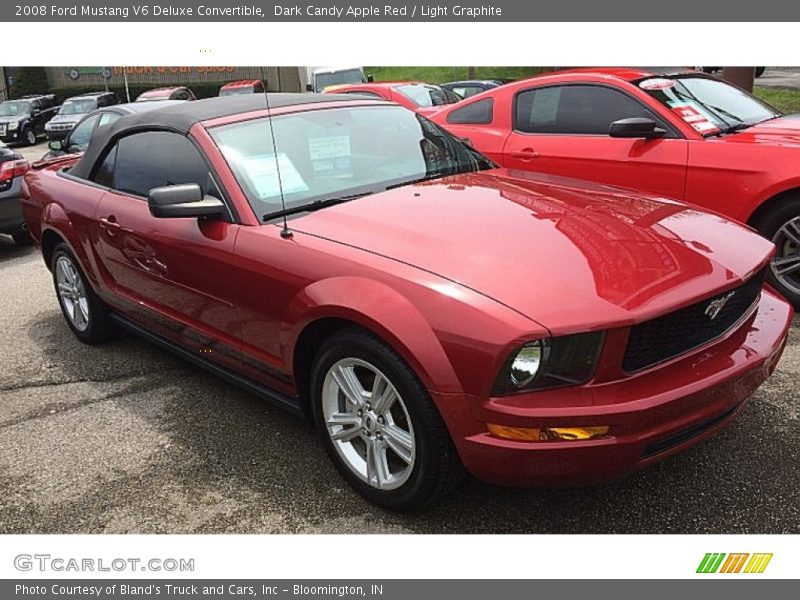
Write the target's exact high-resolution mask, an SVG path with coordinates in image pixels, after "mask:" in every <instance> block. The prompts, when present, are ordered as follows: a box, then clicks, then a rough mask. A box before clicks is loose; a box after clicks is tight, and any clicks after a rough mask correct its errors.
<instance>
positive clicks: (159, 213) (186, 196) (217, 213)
mask: <svg viewBox="0 0 800 600" xmlns="http://www.w3.org/2000/svg"><path fill="white" fill-rule="evenodd" d="M147 207H148V208H149V209H150V214H151V215H153V216H154V217H157V218H159V219H180V218H198V217H219V218H224V217H226V216H227V212H226V210H225V204H224V203H223V202H222V200H219V199H218V198H214V197H213V196H206V197H203V192H202V191H201V190H200V186H199V185H197V184H196V183H185V184H179V185H166V186H163V187H157V188H153V189H152V190H150V194H148V196H147Z"/></svg>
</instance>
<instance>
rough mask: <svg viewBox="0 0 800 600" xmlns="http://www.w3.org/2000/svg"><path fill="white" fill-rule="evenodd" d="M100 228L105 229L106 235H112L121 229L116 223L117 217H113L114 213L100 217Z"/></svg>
mask: <svg viewBox="0 0 800 600" xmlns="http://www.w3.org/2000/svg"><path fill="white" fill-rule="evenodd" d="M100 229H105V231H106V233H107V234H108V235H110V236H114V235H116V233H117V232H118V231H119V230H120V229H122V225H120V224H119V223H117V219H116V217H114V215H110V216H108V217H101V218H100Z"/></svg>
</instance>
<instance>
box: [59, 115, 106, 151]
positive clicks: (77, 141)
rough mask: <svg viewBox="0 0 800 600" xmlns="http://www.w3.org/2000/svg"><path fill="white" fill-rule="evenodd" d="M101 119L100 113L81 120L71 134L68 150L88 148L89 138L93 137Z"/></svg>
mask: <svg viewBox="0 0 800 600" xmlns="http://www.w3.org/2000/svg"><path fill="white" fill-rule="evenodd" d="M99 120H100V115H92V116H91V117H88V118H86V119H84V120H83V121H81V122H80V123H79V124H78V126H77V127H75V129H73V130H72V132H71V133H70V134H69V142H68V144H67V145H68V150H71V151H74V152H80V151H83V150H86V146H88V145H89V140H91V139H92V132H93V131H94V127H95V125H97V122H98V121H99Z"/></svg>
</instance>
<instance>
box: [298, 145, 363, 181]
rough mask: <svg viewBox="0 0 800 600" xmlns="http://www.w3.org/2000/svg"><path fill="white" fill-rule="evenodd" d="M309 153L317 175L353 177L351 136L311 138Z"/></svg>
mask: <svg viewBox="0 0 800 600" xmlns="http://www.w3.org/2000/svg"><path fill="white" fill-rule="evenodd" d="M308 153H309V158H311V164H312V168H313V169H314V173H316V174H317V175H325V176H336V177H352V175H353V161H352V153H351V150H350V136H347V135H336V136H330V137H317V138H309V140H308Z"/></svg>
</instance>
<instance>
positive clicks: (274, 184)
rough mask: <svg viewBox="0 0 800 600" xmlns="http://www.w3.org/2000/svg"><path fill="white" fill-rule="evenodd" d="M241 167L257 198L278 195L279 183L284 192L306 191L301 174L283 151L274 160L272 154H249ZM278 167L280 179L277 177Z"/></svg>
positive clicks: (279, 191) (306, 187) (279, 192)
mask: <svg viewBox="0 0 800 600" xmlns="http://www.w3.org/2000/svg"><path fill="white" fill-rule="evenodd" d="M242 167H243V169H244V171H245V173H246V174H247V178H248V179H249V180H250V181H251V182H252V184H253V188H254V189H255V192H256V194H257V195H258V197H259V198H261V199H262V200H263V199H266V198H271V197H274V196H280V194H281V185H282V186H283V193H284V194H294V193H297V192H306V191H308V185H307V184H306V182H305V180H304V179H303V176H302V175H300V172H299V171H298V170H297V167H295V166H294V163H293V162H292V160H291V159H290V158H289V157H288V156H286V154H284V153H283V152H281V153H279V154H278V160H277V161H276V160H275V155H274V154H261V155H258V156H250V157H248V158H245V159H244V160H242ZM278 169H280V173H281V176H280V180H279V179H278Z"/></svg>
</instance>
